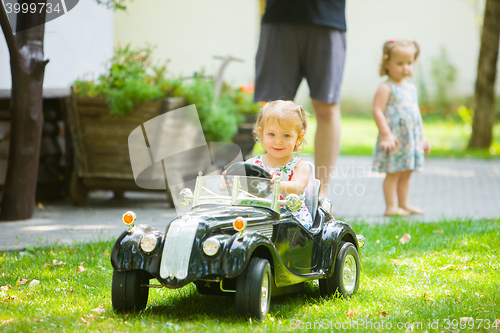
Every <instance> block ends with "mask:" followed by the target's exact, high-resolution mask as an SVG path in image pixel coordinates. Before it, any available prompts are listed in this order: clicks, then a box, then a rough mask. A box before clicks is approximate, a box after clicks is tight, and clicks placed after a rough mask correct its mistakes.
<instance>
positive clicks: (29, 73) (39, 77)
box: [0, 0, 48, 220]
mask: <svg viewBox="0 0 500 333" xmlns="http://www.w3.org/2000/svg"><path fill="white" fill-rule="evenodd" d="M24 2H26V3H28V4H29V1H28V0H21V1H19V3H20V4H22V3H24ZM39 2H40V3H42V2H43V3H45V2H46V0H40V1H39ZM44 22H45V11H41V13H39V11H38V10H37V11H36V13H34V14H30V13H29V11H28V13H26V14H23V13H22V11H21V12H20V13H19V14H18V15H17V29H16V30H17V31H18V32H17V33H16V34H15V35H14V34H13V32H12V29H11V27H10V25H9V21H8V19H7V15H6V13H5V9H4V7H3V6H0V25H1V26H2V30H3V33H4V36H5V39H6V41H7V46H8V48H9V54H10V67H11V73H12V90H11V102H10V119H11V123H10V126H11V127H10V133H11V135H10V146H9V159H8V165H7V176H6V179H5V185H4V191H3V199H2V208H1V211H0V220H22V219H29V218H31V217H32V216H33V211H34V208H35V190H36V181H37V176H38V160H39V155H40V141H41V135H42V125H43V112H42V102H43V96H42V92H43V76H44V72H45V65H46V64H47V62H48V61H44V60H43V35H44V30H45V24H44ZM25 27H34V28H29V29H26V30H24V28H25Z"/></svg>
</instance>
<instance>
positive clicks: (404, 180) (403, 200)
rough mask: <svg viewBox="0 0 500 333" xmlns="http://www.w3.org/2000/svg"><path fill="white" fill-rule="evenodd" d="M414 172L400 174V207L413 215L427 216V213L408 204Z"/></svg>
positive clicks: (408, 171)
mask: <svg viewBox="0 0 500 333" xmlns="http://www.w3.org/2000/svg"><path fill="white" fill-rule="evenodd" d="M412 172H413V170H407V171H402V172H400V174H401V177H399V182H398V199H399V207H400V208H403V209H406V210H407V211H409V212H410V213H412V214H425V212H424V211H423V210H422V209H421V208H418V207H414V206H411V205H409V204H408V197H409V195H410V177H411V173H412Z"/></svg>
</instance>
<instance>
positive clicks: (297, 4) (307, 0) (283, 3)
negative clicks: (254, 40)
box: [262, 0, 347, 31]
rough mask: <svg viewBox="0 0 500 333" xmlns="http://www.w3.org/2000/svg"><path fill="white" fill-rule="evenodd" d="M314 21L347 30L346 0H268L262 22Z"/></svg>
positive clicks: (313, 22)
mask: <svg viewBox="0 0 500 333" xmlns="http://www.w3.org/2000/svg"><path fill="white" fill-rule="evenodd" d="M277 22H288V23H312V24H317V25H323V26H327V27H331V28H335V29H338V30H342V31H346V30H347V29H346V23H345V0H267V4H266V12H265V13H264V16H263V18H262V23H277Z"/></svg>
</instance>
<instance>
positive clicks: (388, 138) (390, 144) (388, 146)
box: [380, 133, 400, 152]
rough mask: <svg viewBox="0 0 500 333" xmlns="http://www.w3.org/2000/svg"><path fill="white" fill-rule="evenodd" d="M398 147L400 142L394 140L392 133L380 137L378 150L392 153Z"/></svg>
mask: <svg viewBox="0 0 500 333" xmlns="http://www.w3.org/2000/svg"><path fill="white" fill-rule="evenodd" d="M399 145H400V142H399V141H398V139H396V137H395V136H394V134H392V133H388V134H385V135H382V137H381V138H380V148H382V149H383V150H384V151H385V152H387V151H393V150H395V149H396V148H397V147H398V146H399Z"/></svg>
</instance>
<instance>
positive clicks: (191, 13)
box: [115, 0, 260, 85]
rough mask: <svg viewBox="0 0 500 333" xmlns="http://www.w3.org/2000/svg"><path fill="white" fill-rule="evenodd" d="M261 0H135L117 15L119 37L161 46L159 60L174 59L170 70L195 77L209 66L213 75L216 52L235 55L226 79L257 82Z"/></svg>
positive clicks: (232, 81) (116, 34) (158, 48)
mask: <svg viewBox="0 0 500 333" xmlns="http://www.w3.org/2000/svg"><path fill="white" fill-rule="evenodd" d="M259 21H260V18H259V1H258V0H237V1H235V0H168V1H165V0H134V1H132V2H128V3H127V11H126V12H116V14H115V37H116V39H117V40H118V39H120V40H121V41H122V42H123V43H129V42H130V43H132V45H136V46H142V45H144V44H145V42H149V43H151V44H153V45H156V46H157V49H156V50H155V52H154V56H155V57H156V58H157V59H169V58H170V59H171V62H170V64H169V66H168V68H169V71H171V72H172V73H174V74H176V75H179V74H182V75H183V76H192V74H193V72H199V71H200V70H201V69H202V68H205V72H206V74H208V75H215V74H216V73H217V70H218V68H219V66H220V64H221V61H220V60H214V59H213V58H212V57H213V56H214V55H222V56H226V55H232V56H233V57H236V58H241V59H243V60H244V61H245V62H244V63H239V62H232V63H230V64H229V66H228V67H227V68H226V71H225V72H224V78H225V80H226V81H228V82H230V83H232V84H235V85H239V84H243V83H248V82H252V81H253V80H254V63H255V62H254V58H255V52H256V50H257V43H258V33H259Z"/></svg>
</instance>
